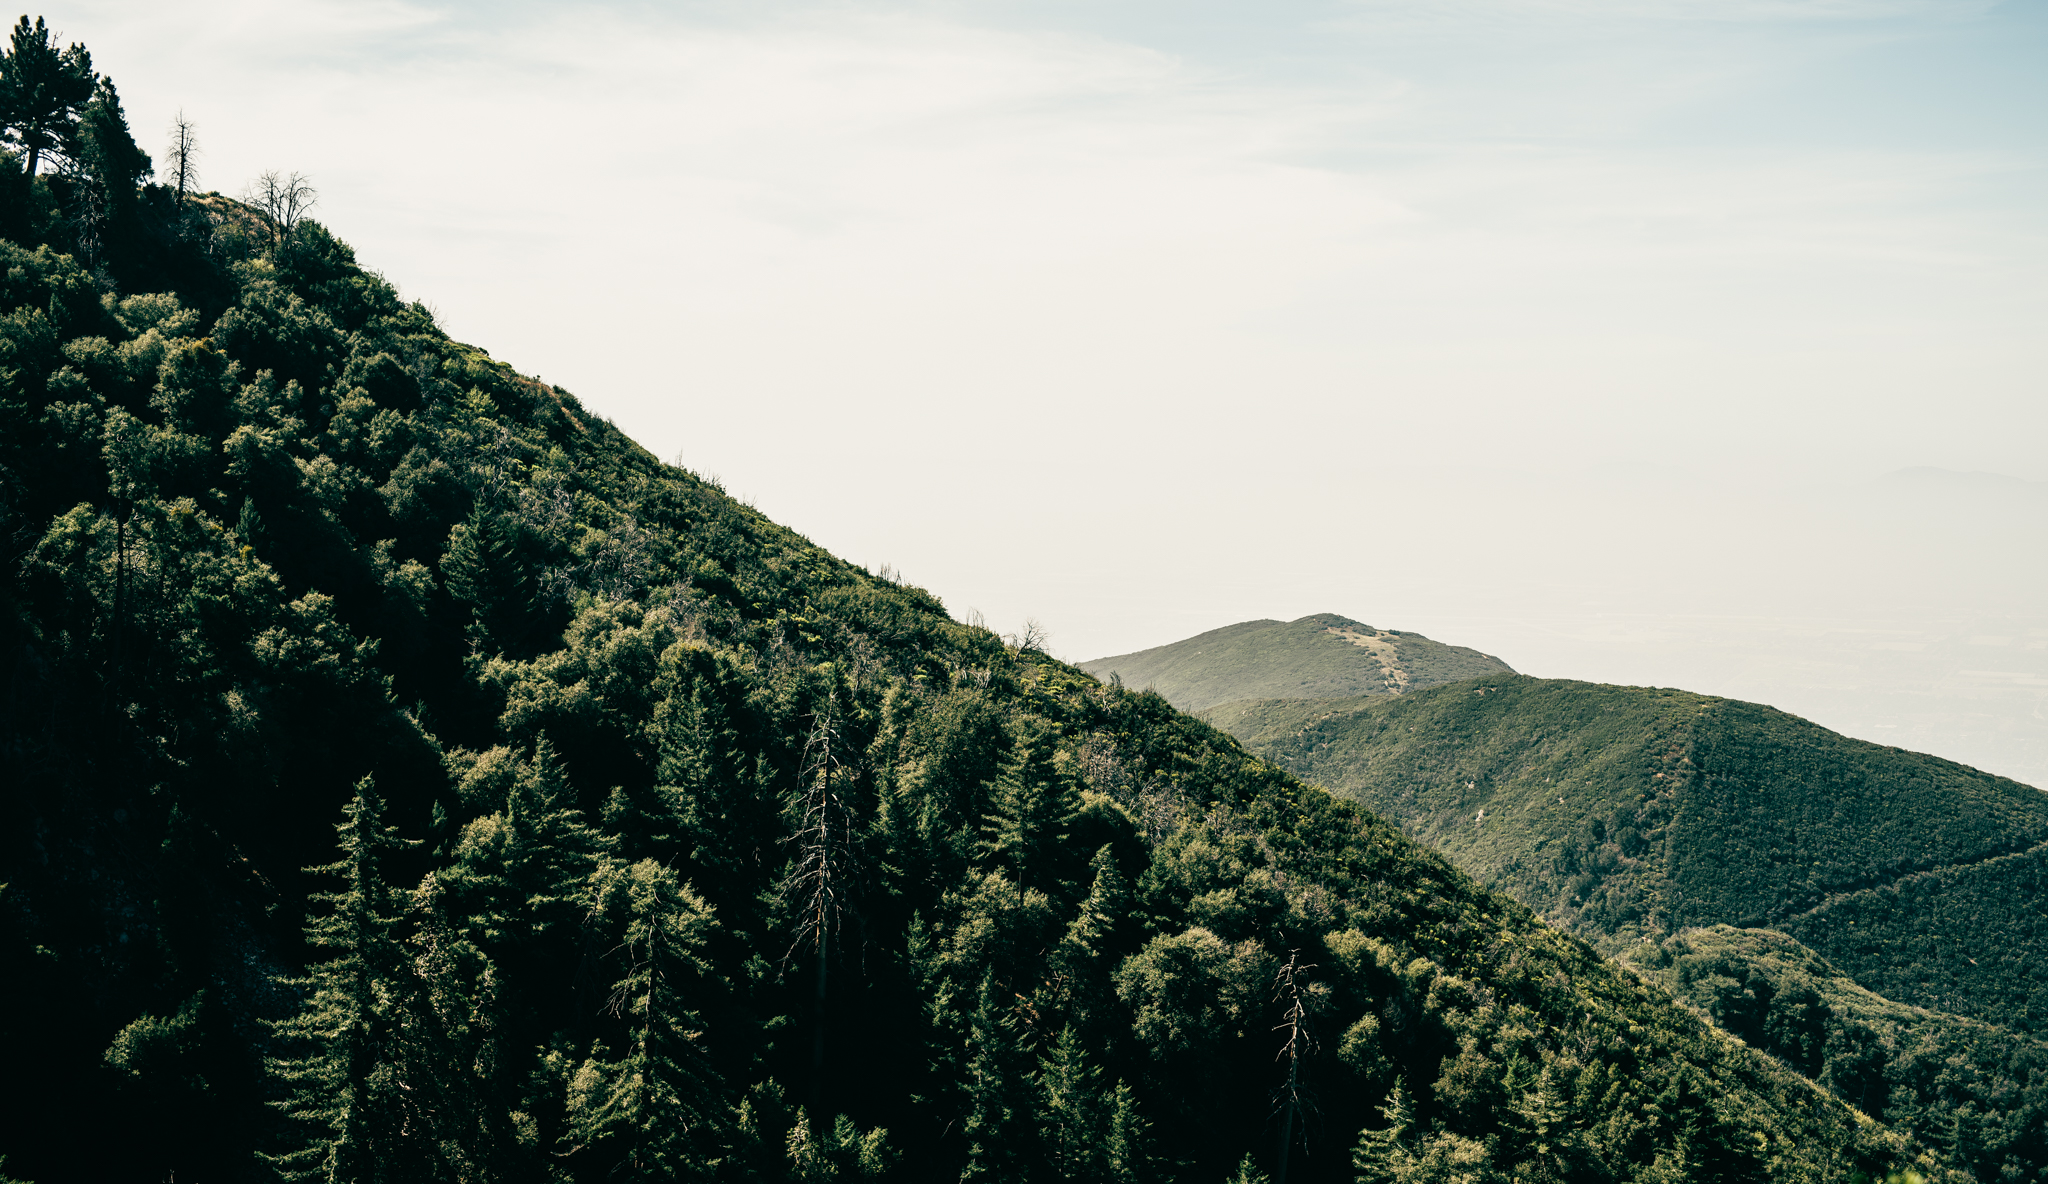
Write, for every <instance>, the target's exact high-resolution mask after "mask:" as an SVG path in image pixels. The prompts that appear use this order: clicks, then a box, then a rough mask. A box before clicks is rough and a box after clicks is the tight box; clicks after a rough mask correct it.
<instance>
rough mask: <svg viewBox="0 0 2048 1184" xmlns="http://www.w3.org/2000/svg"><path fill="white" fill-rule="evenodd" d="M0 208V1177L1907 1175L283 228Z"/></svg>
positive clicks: (1578, 955) (24, 197) (1345, 832)
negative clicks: (672, 461) (662, 455)
mask: <svg viewBox="0 0 2048 1184" xmlns="http://www.w3.org/2000/svg"><path fill="white" fill-rule="evenodd" d="M19 48H20V42H19V40H17V43H16V51H17V52H19ZM122 135H124V136H125V135H126V133H125V130H123V131H122ZM129 146H130V147H132V140H131V141H129ZM0 164H6V165H7V166H8V167H11V168H13V169H15V170H17V173H18V172H19V170H20V168H21V165H20V163H19V162H17V161H14V160H13V159H12V158H7V159H5V160H4V161H0ZM0 172H4V169H0ZM9 175H10V176H14V180H11V181H9V180H5V178H4V177H0V182H4V184H0V199H4V200H14V198H16V197H18V198H19V199H20V203H22V204H19V205H17V206H10V207H7V208H6V209H4V210H0V215H4V216H5V217H9V218H14V217H16V216H17V215H18V216H19V217H18V221H16V222H14V223H10V225H14V226H15V227H16V232H17V233H18V234H19V235H20V236H21V237H20V238H16V239H12V240H9V241H6V242H0V276H4V281H0V534H4V537H5V538H6V539H7V540H8V552H7V555H8V567H7V573H6V577H5V580H4V583H0V680H4V686H5V688H6V696H7V699H6V710H5V712H4V714H0V755H4V760H5V768H6V770H7V774H6V779H5V783H4V794H0V881H4V882H5V884H6V888H5V893H4V896H0V949H4V950H5V955H4V956H5V965H6V967H7V971H8V972H7V973H6V974H5V975H0V1049H4V1051H5V1058H6V1063H7V1064H8V1066H9V1067H10V1070H11V1071H10V1072H9V1073H7V1074H5V1075H4V1079H0V1080H4V1084H0V1112H4V1113H5V1114H6V1115H7V1121H6V1123H5V1124H0V1152H4V1153H5V1155H6V1156H7V1159H6V1164H5V1168H4V1171H5V1173H6V1174H8V1175H9V1176H11V1177H15V1178H19V1179H27V1180H43V1181H56V1180H71V1179H131V1180H160V1179H165V1178H168V1177H169V1176H171V1175H172V1174H175V1175H176V1176H177V1177H178V1178H181V1179H186V1180H262V1179H271V1178H276V1177H278V1176H283V1177H287V1178H296V1179H321V1180H346V1181H357V1180H378V1181H410V1180H421V1181H428V1180H431V1181H441V1180H450V1181H453V1180H465V1181H467V1180H492V1181H499V1180H503V1181H520V1180H531V1181H543V1180H549V1181H553V1180H564V1181H598V1180H617V1179H636V1180H679V1179H686V1180H704V1181H711V1180H720V1181H724V1180H730V1181H784V1180H788V1181H794V1180H805V1181H815V1180H823V1179H831V1178H835V1177H838V1178H845V1179H849V1180H850V1179H855V1178H888V1179H902V1180H919V1181H940V1180H946V1181H952V1180H963V1179H965V1180H1005V1181H1011V1180H1033V1181H1052V1180H1062V1181H1083V1180H1086V1181H1145V1180H1196V1181H1201V1180H1208V1181H1221V1180H1224V1179H1225V1178H1228V1177H1232V1176H1233V1174H1235V1176H1236V1178H1239V1179H1245V1180H1250V1179H1256V1178H1259V1177H1260V1175H1261V1174H1262V1173H1270V1174H1271V1175H1272V1176H1274V1177H1275V1178H1279V1177H1286V1178H1289V1179H1304V1180H1351V1179H1362V1180H1372V1181H1379V1180H1416V1181H1419V1180H1450V1179H1465V1180H1474V1181H1481V1180H1485V1181H1494V1180H1501V1181H1505V1180H1522V1181H1567V1180H1569V1181H1588V1180H1660V1181H1664V1180H1668V1181H1678V1180H1685V1181H1738V1180H1739V1181H1749V1180H1787V1181H1791V1180H1798V1181H1818V1180H1848V1179H1856V1178H1860V1177H1862V1176H1864V1175H1866V1174H1879V1175H1881V1174H1883V1173H1884V1172H1886V1171H1889V1170H1891V1169H1894V1168H1896V1167H1899V1166H1901V1165H1903V1164H1905V1163H1908V1162H1917V1163H1918V1164H1919V1165H1920V1167H1921V1168H1922V1169H1923V1170H1925V1171H1927V1172H1929V1173H1930V1174H1933V1175H1935V1176H1937V1177H1943V1178H1953V1179H1962V1178H1965V1177H1964V1176H1962V1175H1961V1174H1960V1172H1961V1171H1962V1170H1963V1169H1962V1167H1960V1166H1945V1165H1947V1164H1948V1160H1949V1159H1950V1158H1954V1157H1950V1156H1949V1153H1948V1152H1946V1151H1945V1150H1943V1149H1941V1148H1925V1149H1915V1148H1914V1147H1913V1146H1912V1145H1910V1143H1909V1141H1908V1140H1906V1139H1905V1138H1903V1137H1901V1136H1899V1135H1897V1134H1896V1133H1894V1132H1891V1131H1889V1130H1887V1129H1885V1128H1883V1127H1881V1126H1878V1125H1875V1124H1873V1123H1871V1122H1869V1121H1868V1120H1867V1119H1865V1118H1863V1117H1862V1116H1861V1115H1859V1114H1858V1113H1857V1112H1856V1111H1855V1110H1853V1109H1852V1108H1851V1107H1849V1106H1848V1105H1846V1104H1844V1103H1842V1102H1840V1101H1839V1100H1837V1099H1835V1098H1833V1097H1831V1096H1829V1095H1828V1094H1826V1093H1824V1092H1823V1091H1820V1090H1818V1089H1816V1088H1814V1087H1813V1086H1812V1085H1811V1084H1810V1083H1809V1082H1807V1081H1805V1080H1804V1079H1802V1078H1801V1077H1799V1076H1798V1075H1797V1074H1796V1073H1794V1072H1792V1071H1791V1070H1790V1069H1788V1068H1787V1067H1786V1066H1785V1065H1784V1064H1782V1063H1781V1062H1779V1061H1777V1060H1775V1059H1773V1058H1771V1057H1768V1056H1766V1055H1764V1054H1762V1053H1760V1052H1758V1051H1756V1050H1754V1049H1749V1048H1745V1047H1742V1046H1741V1045H1739V1044H1736V1043H1734V1042H1732V1041H1730V1040H1728V1039H1726V1038H1725V1037H1724V1036H1722V1035H1721V1034H1720V1033H1718V1032H1717V1031H1715V1030H1713V1029H1712V1028H1710V1027H1709V1026H1707V1025H1706V1024H1705V1023H1704V1022H1702V1021H1701V1020H1700V1019H1699V1018H1697V1017H1696V1016H1695V1015H1694V1014H1693V1013H1692V1012H1690V1011H1688V1010H1687V1009H1685V1008H1683V1007H1681V1006H1679V1005H1677V1004H1675V1003H1673V1002H1672V1001H1671V999H1670V998H1669V997H1668V996H1667V995H1666V994H1665V993H1664V992H1663V991H1661V990H1660V989H1658V988H1656V987H1653V986H1651V985H1648V984H1646V983H1644V982H1641V981H1639V980H1638V979H1637V978H1636V977H1634V976H1632V975H1631V974H1629V973H1627V972H1625V971H1624V970H1622V969H1621V968H1619V967H1617V966H1615V965H1613V964H1611V963H1608V962H1606V961H1604V960H1603V959H1601V958H1600V957H1599V956H1598V955H1597V954H1596V953H1595V952H1594V951H1593V950H1592V949H1590V948H1589V947H1587V946H1586V945H1584V944H1583V943H1581V942H1579V941H1578V940H1576V939H1574V938H1571V937H1568V936H1566V935H1564V934H1561V933H1559V932H1558V931H1557V930H1554V929H1552V928H1550V927H1549V926H1547V925H1545V924H1544V923H1542V922H1541V921H1540V920H1538V919H1537V918H1536V917H1535V916H1534V915H1533V914H1532V913H1530V911H1529V910H1527V909H1526V908H1524V907H1522V906H1521V905H1519V904H1516V903H1515V902H1514V901H1512V900H1510V899H1508V898H1507V897H1505V896H1503V895H1499V894H1496V893H1493V892H1490V891H1487V890H1485V889H1482V888H1480V887H1478V886H1477V885H1476V884H1475V883H1474V881H1473V880H1471V879H1470V878H1468V877H1467V876H1465V875H1463V874H1461V873H1460V872H1458V871H1456V870H1454V869H1453V868H1452V867H1450V866H1449V865H1447V864H1446V863H1445V862H1444V861H1443V860H1442V859H1441V858H1439V857H1437V856H1436V855H1433V854H1430V853H1428V852H1426V851H1424V850H1422V849H1420V848H1418V847H1417V846H1416V845H1415V844H1414V843H1412V842H1410V841H1409V840H1408V839H1406V838H1404V837H1403V836H1402V835H1401V834H1400V833H1399V832H1398V831H1397V830H1395V829H1394V828H1393V827H1392V826H1390V825H1388V824H1386V823H1384V822H1382V821H1380V820H1379V819H1378V818H1377V817H1375V816H1374V815H1372V814H1370V813H1367V812H1366V811H1364V810H1362V809H1360V808H1358V807H1356V806H1354V805H1352V804H1350V803H1347V802H1344V801H1341V800H1338V799H1336V798H1333V797H1331V796H1330V795H1328V794H1326V793H1324V792H1323V791H1321V790H1319V789H1316V788H1312V787H1309V786H1306V785H1304V784H1303V783H1301V782H1300V781H1298V780H1296V779H1295V778H1293V777H1292V776H1290V775H1288V774H1286V773H1283V772H1281V771H1279V770H1278V769H1275V768H1274V767H1272V766H1271V765H1268V764H1266V763H1264V762H1263V761H1260V760H1258V759H1255V758H1253V757H1251V756H1249V755H1248V754H1246V753H1245V752H1244V751H1243V749H1242V748H1240V746H1239V745H1238V744H1237V743H1236V742H1234V741H1232V740H1231V739H1230V738H1229V737H1227V736H1225V735H1223V734H1221V733H1219V732H1217V731H1215V730H1213V729H1211V728H1210V727H1209V726H1207V725H1206V724H1203V723H1202V722H1200V721H1198V720H1196V719H1194V718H1192V717H1190V716H1186V715H1183V714H1181V713H1179V712H1177V711H1175V710H1174V709H1173V708H1172V707H1171V706H1170V705H1169V704H1168V703H1167V702H1166V701H1165V700H1164V699H1162V698H1160V697H1158V696H1157V695H1153V694H1146V693H1134V692H1130V691H1126V690H1123V689H1120V688H1115V687H1106V686H1103V685H1101V684H1098V683H1096V682H1095V681H1094V680H1093V679H1091V678H1089V677H1087V676H1086V675H1084V674H1082V673H1080V672H1078V671H1076V670H1074V669H1072V668H1070V667H1067V666H1064V665H1062V664H1060V663H1058V662H1055V661H1053V660H1051V659H1049V658H1047V657H1046V656H1045V655H1044V654H1042V653H1038V652H1036V651H1034V650H1031V649H1029V648H1025V647H1023V646H1020V645H1017V644H1012V643H1006V642H1005V641H1004V640H1003V639H1001V638H998V637H996V636H994V635H992V634H990V633H988V632H986V631H984V630H981V629H976V628H969V627H966V626H963V625H960V624H958V623H956V622H954V621H952V620H951V619H949V618H948V616H947V615H946V613H945V612H944V610H943V608H942V607H941V606H940V604H939V602H938V601H937V600H936V599H934V598H933V597H932V596H930V595H929V594H927V593H925V592H923V591H921V590H919V589H916V588H911V587H906V586H903V585H900V584H897V583H895V582H892V581H890V580H886V579H881V578H878V577H875V576H872V575H870V574H868V573H867V572H865V571H862V570H861V569H859V568H856V567H853V566H851V565H849V564H846V563H844V562H842V561H840V560H838V559H835V558H834V557H833V556H831V555H829V554H826V553H825V552H823V551H821V550H819V549H818V548H816V547H814V546H812V545H811V544H809V543H808V542H806V541H805V540H804V539H802V538H801V537H799V536H797V535H795V534H794V533H792V532H790V531H789V530H787V529H784V528H782V527H779V526H777V525H776V524H774V523H772V522H769V521H767V520H766V519H764V518H763V517H761V516H760V515H759V514H758V513H756V512H754V511H753V510H751V509H749V508H747V507H745V506H743V505H741V504H739V503H737V502H735V501H733V500H732V499H730V498H728V497H726V496H725V495H724V494H723V493H722V492H721V491H720V490H719V489H718V488H717V487H716V486H715V485H713V484H710V483H708V482H706V481H704V480H702V479H700V478H698V477H696V476H694V475H692V474H690V473H688V472H686V471H683V470H680V469H676V468H672V467H669V466H667V465H664V464H662V463H660V462H659V461H657V460H655V459H654V458H653V457H652V456H650V455H648V454H647V453H646V452H645V451H644V450H642V449H640V448H639V447H637V446H635V445H634V444H633V443H632V442H631V441H630V440H627V439H626V438H624V437H623V436H622V435H621V434H620V433H619V432H618V431H617V430H615V429H614V428H613V427H612V426H611V425H609V424H608V423H606V422H605V421H604V420H603V419H602V418H600V417H597V416H594V415H592V414H590V413H589V412H588V411H587V410H585V409H584V408H583V407H582V406H581V405H580V404H579V403H578V401H577V400H576V399H574V398H573V397H571V396H570V395H569V394H567V393H566V392H564V391H562V390H560V389H559V388H556V387H552V386H548V385H544V384H541V383H539V382H536V381H534V380H532V379H528V378H525V377H522V376H520V375H518V374H516V373H514V372H513V371H512V370H510V369H509V368H507V367H506V366H504V365H502V364H500V363H497V362H495V361H493V360H492V359H491V358H490V357H489V356H488V355H486V354H485V353H484V352H482V351H481V350H478V349H476V348H474V347H470V346H465V345H462V344H460V343H457V342H453V341H451V340H449V339H448V338H447V337H446V335H445V334H443V333H442V332H441V331H440V330H439V328H438V327H437V326H436V325H435V323H434V320H433V318H432V316H431V315H430V314H429V313H428V312H427V311H426V310H424V309H423V308H421V307H420V306H419V305H417V304H407V303H405V302H402V301H401V300H399V299H398V297H397V295H396V293H395V292H394V290H393V289H392V288H391V286H390V285H389V284H387V283H386V282H385V281H383V280H382V279H381V278H379V277H378V276H377V275H376V274H374V273H372V272H369V271H366V270H364V269H363V268H362V267H360V266H359V265H358V264H357V263H356V261H355V260H354V258H353V256H352V254H351V252H350V251H349V249H348V248H347V247H346V246H345V245H343V244H342V243H341V242H339V241H338V240H336V239H335V238H333V237H332V236H331V235H330V234H329V233H328V232H327V231H326V230H325V229H324V228H322V227H320V226H319V225H318V224H316V223H313V222H311V221H300V222H298V223H297V224H296V225H295V226H291V227H287V226H285V225H282V224H280V223H278V222H277V221H274V220H272V219H270V218H267V217H263V216H260V215H257V214H255V213H254V212H253V211H251V210H249V209H247V208H245V207H241V206H238V205H236V204H234V203H231V202H227V201H225V200H222V199H218V198H214V199H205V200H196V199H190V198H184V197H183V195H180V194H176V193H173V192H169V191H166V190H163V189H159V188H149V189H145V190H141V191H139V192H134V193H130V192H128V191H126V190H120V191H118V192H117V191H115V190H114V189H113V188H111V187H112V186H115V185H116V184H117V183H122V178H121V176H120V175H117V174H110V173H106V172H104V171H102V172H101V173H97V174H94V173H81V174H79V176H78V178H77V179H76V184H75V185H73V184H72V183H70V182H66V183H65V184H57V183H55V182H52V181H50V180H49V179H47V178H45V177H30V176H26V175H16V174H9ZM95 185H96V186H99V187H100V189H99V191H98V192H97V194H96V195H95V194H94V192H93V191H92V190H91V189H90V188H89V187H90V186H95ZM79 187H86V188H84V189H83V190H81V189H80V188H79ZM81 192H82V193H83V194H84V196H83V197H81ZM8 195H13V197H9V196H8ZM110 195H111V196H110ZM131 197H132V198H133V201H132V202H130V201H129V199H130V198H131ZM85 198H91V199H92V200H93V201H95V202H100V203H102V204H100V205H95V206H94V207H93V208H94V209H108V208H113V209H118V210H120V211H123V212H121V213H120V215H119V217H118V218H116V219H115V220H113V221H110V222H108V223H107V224H106V225H105V226H104V227H103V230H104V232H105V233H104V235H103V237H101V238H99V239H96V240H94V242H95V243H96V244H97V245H95V246H94V247H93V251H94V252H96V253H92V254H86V253H84V252H85V246H84V245H81V242H80V240H79V227H80V226H81V225H82V224H83V223H82V222H81V218H82V215H81V214H80V213H79V210H80V209H81V206H80V205H79V203H80V202H81V201H83V200H85ZM114 198H118V199H119V201H114V200H113V199H114ZM181 198H183V200H181ZM81 259H85V260H86V261H88V262H90V263H91V266H90V267H87V266H85V265H83V264H82V263H81ZM703 447H704V448H705V449H706V450H710V449H713V448H715V441H706V442H704V443H703ZM1967 1162H1968V1161H1967V1157H1961V1158H1956V1159H1955V1163H1956V1164H1957V1165H1961V1164H1966V1163H1967Z"/></svg>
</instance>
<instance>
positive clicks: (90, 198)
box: [66, 78, 152, 259]
mask: <svg viewBox="0 0 2048 1184" xmlns="http://www.w3.org/2000/svg"><path fill="white" fill-rule="evenodd" d="M66 152H67V155H68V156H69V157H70V158H71V161H72V163H73V166H74V170H75V175H76V176H77V178H78V180H79V181H80V182H81V185H80V186H79V194H80V197H81V199H82V203H81V204H82V206H83V210H82V211H81V213H82V216H81V217H80V219H79V222H80V228H79V242H80V246H81V247H82V248H83V249H84V250H85V254H86V256H87V257H88V258H89V259H97V258H99V257H100V256H101V254H102V253H103V252H104V251H105V249H106V248H107V246H108V245H110V244H111V243H112V242H114V241H115V240H116V239H117V238H118V236H120V235H122V234H124V233H125V232H126V230H127V227H128V224H129V220H130V218H131V217H133V214H134V210H135V195H136V186H137V185H139V184H141V182H142V181H143V179H144V178H146V177H148V176H149V175H150V173H151V171H152V166H151V164H150V159H149V153H147V152H144V151H143V150H142V148H141V147H140V146H139V145H137V144H136V142H135V136H134V135H133V134H132V133H131V132H130V131H129V129H128V116H127V114H126V113H125V112H123V111H122V110H121V95H120V92H119V91H117V90H115V89H114V81H113V79H111V78H102V79H100V80H99V82H98V83H97V84H96V85H95V86H94V88H93V95H92V101H91V102H89V103H87V104H86V105H85V109H84V111H83V112H82V113H81V116H80V119H79V123H78V127H77V129H76V133H75V142H74V143H72V144H71V145H69V146H68V147H67V149H66Z"/></svg>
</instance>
